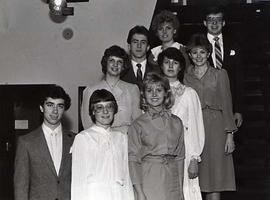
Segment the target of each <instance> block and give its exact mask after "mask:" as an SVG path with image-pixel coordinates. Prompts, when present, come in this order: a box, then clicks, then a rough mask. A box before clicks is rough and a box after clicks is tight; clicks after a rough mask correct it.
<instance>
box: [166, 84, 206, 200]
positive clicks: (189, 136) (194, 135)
mask: <svg viewBox="0 0 270 200" xmlns="http://www.w3.org/2000/svg"><path fill="white" fill-rule="evenodd" d="M170 87H171V90H172V93H173V95H174V97H175V102H174V106H173V107H172V113H173V114H175V115H177V116H178V117H179V118H180V119H181V120H182V122H183V126H184V142H185V153H186V155H185V163H184V182H183V193H184V197H185V200H202V197H201V191H200V186H199V179H198V177H197V178H195V179H190V178H189V177H188V167H189V163H190V160H191V159H193V158H195V159H197V160H198V161H199V162H200V161H201V158H200V155H201V153H202V150H203V146H204V139H205V135H204V125H203V116H202V108H201V103H200V100H199V97H198V95H197V93H196V91H195V90H194V89H192V88H191V87H187V86H185V85H183V84H181V83H180V81H175V82H173V83H170ZM202 162H203V161H202Z"/></svg>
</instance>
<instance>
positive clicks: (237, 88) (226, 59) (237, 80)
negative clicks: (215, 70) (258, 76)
mask: <svg viewBox="0 0 270 200" xmlns="http://www.w3.org/2000/svg"><path fill="white" fill-rule="evenodd" d="M222 37H223V65H222V68H223V69H225V70H226V71H227V73H228V76H229V80H230V88H231V93H232V102H233V112H234V113H235V112H237V113H242V111H243V109H242V105H243V91H242V90H243V81H244V78H243V75H244V70H243V64H242V56H241V51H240V46H239V45H238V44H237V41H236V40H232V38H230V37H229V36H228V35H226V34H222ZM209 62H210V64H211V65H212V66H214V65H213V60H212V56H210V57H209Z"/></svg>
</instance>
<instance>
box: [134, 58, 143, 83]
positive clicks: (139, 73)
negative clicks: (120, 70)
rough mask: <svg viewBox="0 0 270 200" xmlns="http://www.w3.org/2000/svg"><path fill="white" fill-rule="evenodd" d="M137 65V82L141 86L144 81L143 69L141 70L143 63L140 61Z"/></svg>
mask: <svg viewBox="0 0 270 200" xmlns="http://www.w3.org/2000/svg"><path fill="white" fill-rule="evenodd" d="M136 66H137V82H138V84H139V85H140V86H141V85H142V82H143V78H142V70H141V67H142V65H141V64H140V63H138V64H137V65H136Z"/></svg>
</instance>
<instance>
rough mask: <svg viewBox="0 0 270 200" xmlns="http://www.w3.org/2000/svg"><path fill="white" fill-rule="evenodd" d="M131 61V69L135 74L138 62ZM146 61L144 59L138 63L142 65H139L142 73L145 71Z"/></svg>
mask: <svg viewBox="0 0 270 200" xmlns="http://www.w3.org/2000/svg"><path fill="white" fill-rule="evenodd" d="M131 63H132V67H133V71H134V73H135V74H137V69H138V68H137V66H136V65H137V64H138V62H135V61H134V60H131ZM146 63H147V60H146V59H145V60H144V61H142V62H140V64H141V65H142V67H141V70H142V73H143V74H144V72H145V69H146Z"/></svg>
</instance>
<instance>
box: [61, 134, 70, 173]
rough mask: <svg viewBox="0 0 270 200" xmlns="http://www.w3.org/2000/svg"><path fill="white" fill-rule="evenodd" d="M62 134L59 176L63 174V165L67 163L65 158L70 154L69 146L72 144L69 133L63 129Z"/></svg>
mask: <svg viewBox="0 0 270 200" xmlns="http://www.w3.org/2000/svg"><path fill="white" fill-rule="evenodd" d="M62 134H63V140H62V159H61V165H60V170H59V177H60V176H61V175H62V174H63V171H64V169H65V168H66V167H65V166H66V165H68V163H67V158H68V156H70V155H69V154H70V147H71V145H72V140H71V137H72V136H71V135H70V133H68V132H67V131H65V130H64V129H63V130H62Z"/></svg>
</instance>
